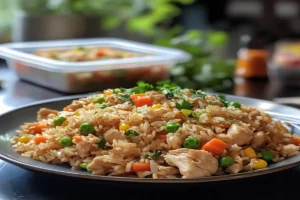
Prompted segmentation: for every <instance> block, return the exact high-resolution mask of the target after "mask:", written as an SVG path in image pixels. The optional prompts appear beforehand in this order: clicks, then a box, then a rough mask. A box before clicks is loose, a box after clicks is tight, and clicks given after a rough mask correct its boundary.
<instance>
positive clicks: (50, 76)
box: [0, 38, 190, 93]
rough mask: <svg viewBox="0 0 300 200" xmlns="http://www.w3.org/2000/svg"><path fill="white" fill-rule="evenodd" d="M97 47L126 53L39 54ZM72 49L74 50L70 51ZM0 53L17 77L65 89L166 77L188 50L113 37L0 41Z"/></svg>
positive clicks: (95, 88)
mask: <svg viewBox="0 0 300 200" xmlns="http://www.w3.org/2000/svg"><path fill="white" fill-rule="evenodd" d="M78 47H80V48H78ZM97 47H100V48H108V49H113V50H116V51H120V52H123V53H125V54H129V55H130V56H125V57H124V58H116V57H113V58H111V59H98V60H97V59H84V60H82V61H79V60H78V59H66V60H62V59H60V60H58V59H57V58H50V57H49V56H47V55H46V56H45V55H43V52H44V53H45V52H47V51H67V50H70V49H71V50H72V49H73V50H74V49H76V48H78V49H77V50H78V51H83V50H84V49H95V48H97ZM82 48H83V49H82ZM72 53H74V52H73V51H71V54H72ZM0 56H1V57H2V58H4V59H6V61H7V63H8V65H9V67H10V68H11V69H13V70H14V71H15V72H16V74H17V75H18V76H19V77H20V78H21V79H23V80H27V81H30V82H33V83H36V84H38V85H41V86H45V87H48V88H51V89H55V90H59V91H62V92H67V93H79V92H91V91H98V90H101V89H104V88H107V87H111V88H113V87H121V86H122V87H130V86H132V85H134V84H135V83H136V81H137V80H144V81H148V82H156V81H160V80H164V79H166V78H168V77H169V70H170V68H171V67H172V66H174V65H175V64H177V63H180V62H185V61H187V60H189V58H190V55H189V54H187V53H186V52H184V51H181V50H177V49H171V48H165V47H159V46H155V45H149V44H144V43H139V42H133V41H128V40H123V39H115V38H95V39H75V40H57V41H39V42H22V43H10V44H3V45H0ZM72 56H73V55H71V56H69V58H70V57H72ZM75 57H76V56H75Z"/></svg>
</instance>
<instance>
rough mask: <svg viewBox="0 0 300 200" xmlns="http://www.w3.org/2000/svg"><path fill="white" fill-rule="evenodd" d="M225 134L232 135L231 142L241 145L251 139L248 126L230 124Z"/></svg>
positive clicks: (251, 135)
mask: <svg viewBox="0 0 300 200" xmlns="http://www.w3.org/2000/svg"><path fill="white" fill-rule="evenodd" d="M227 135H228V136H230V137H232V140H233V143H235V144H237V145H239V146H242V145H244V144H247V143H249V142H250V141H251V140H252V139H253V133H252V131H251V130H250V129H249V128H246V127H242V126H240V125H237V124H232V125H231V126H230V128H229V129H228V130H227Z"/></svg>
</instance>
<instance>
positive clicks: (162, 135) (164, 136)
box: [155, 131, 167, 142]
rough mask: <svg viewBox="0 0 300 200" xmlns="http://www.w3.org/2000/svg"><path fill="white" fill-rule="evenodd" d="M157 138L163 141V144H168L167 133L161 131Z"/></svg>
mask: <svg viewBox="0 0 300 200" xmlns="http://www.w3.org/2000/svg"><path fill="white" fill-rule="evenodd" d="M155 137H156V138H157V139H160V140H162V141H163V142H167V133H166V132H165V131H161V132H158V133H156V135H155Z"/></svg>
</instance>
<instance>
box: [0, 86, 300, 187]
mask: <svg viewBox="0 0 300 200" xmlns="http://www.w3.org/2000/svg"><path fill="white" fill-rule="evenodd" d="M264 111H273V112H277V113H282V114H289V115H293V116H299V114H300V111H299V110H298V109H295V108H291V107H287V106H282V105H278V104H275V103H272V102H268V101H264V100H257V99H250V98H245V97H237V96H231V95H226V96H225V95H223V94H208V93H205V92H203V91H201V90H193V89H183V88H180V87H178V86H176V85H173V84H172V83H170V82H160V83H158V84H157V85H155V86H154V85H151V84H147V83H144V82H139V83H138V84H137V86H136V87H133V88H127V89H126V88H115V89H107V90H104V91H103V92H99V93H93V94H90V95H86V96H75V97H74V96H72V97H64V98H59V99H53V100H47V101H43V102H39V103H35V104H32V105H27V106H25V107H22V108H18V109H16V110H14V111H11V112H8V113H6V114H4V115H2V116H1V117H0V124H1V127H2V128H1V132H0V158H1V159H3V160H5V161H8V162H10V163H13V164H15V165H18V166H20V167H24V168H27V169H31V170H36V171H42V172H47V173H53V174H60V175H65V176H73V177H79V178H87V179H98V180H108V181H123V182H124V181H126V182H150V183H161V182H167V183H180V182H188V183H193V182H210V181H221V180H231V179H237V178H245V177H251V176H257V175H262V174H267V173H271V172H276V171H279V170H284V169H288V168H291V167H296V166H298V165H300V156H299V153H300V146H299V145H300V136H298V135H297V134H299V130H297V129H291V127H290V126H289V124H287V123H284V122H282V121H279V120H277V119H274V118H272V117H271V116H270V115H269V114H267V113H266V112H264ZM297 131H298V132H297Z"/></svg>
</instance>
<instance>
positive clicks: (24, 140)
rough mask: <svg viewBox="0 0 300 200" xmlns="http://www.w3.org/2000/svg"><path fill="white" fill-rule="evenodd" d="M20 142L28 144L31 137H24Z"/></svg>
mask: <svg viewBox="0 0 300 200" xmlns="http://www.w3.org/2000/svg"><path fill="white" fill-rule="evenodd" d="M18 141H19V142H22V143H28V142H29V141H30V137H29V136H27V135H24V136H22V137H20V138H19V139H18Z"/></svg>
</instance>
